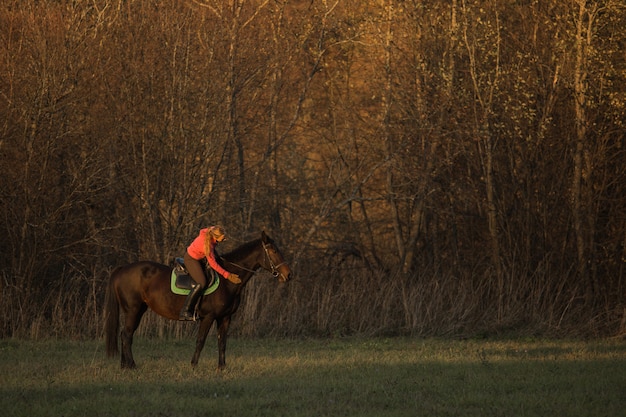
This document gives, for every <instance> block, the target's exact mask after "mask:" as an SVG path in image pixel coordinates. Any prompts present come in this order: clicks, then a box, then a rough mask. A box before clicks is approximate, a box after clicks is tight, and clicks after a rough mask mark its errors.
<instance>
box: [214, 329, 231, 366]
mask: <svg viewBox="0 0 626 417" xmlns="http://www.w3.org/2000/svg"><path fill="white" fill-rule="evenodd" d="M229 327H230V316H226V317H222V318H219V319H217V350H218V355H219V358H218V361H217V369H218V370H219V371H221V370H222V369H224V368H225V367H226V339H227V338H228V328H229Z"/></svg>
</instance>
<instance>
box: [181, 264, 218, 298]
mask: <svg viewBox="0 0 626 417" xmlns="http://www.w3.org/2000/svg"><path fill="white" fill-rule="evenodd" d="M201 263H202V269H203V270H204V273H205V275H206V277H207V280H208V282H207V288H206V290H205V291H204V295H207V294H211V293H212V292H214V291H215V290H216V289H217V287H218V286H219V284H220V278H219V274H218V273H217V272H216V271H215V270H214V269H213V268H209V267H208V266H207V265H206V261H205V262H202V261H201ZM194 283H195V281H194V280H193V278H191V275H189V272H188V271H187V268H186V267H185V261H184V259H183V258H175V259H174V268H173V269H172V282H171V290H172V292H173V293H174V294H178V295H187V294H189V293H190V292H191V288H192V285H193V284H194Z"/></svg>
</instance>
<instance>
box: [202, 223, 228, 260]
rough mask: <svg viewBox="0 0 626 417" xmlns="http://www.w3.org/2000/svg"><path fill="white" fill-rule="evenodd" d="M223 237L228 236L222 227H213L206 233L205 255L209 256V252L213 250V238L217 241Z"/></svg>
mask: <svg viewBox="0 0 626 417" xmlns="http://www.w3.org/2000/svg"><path fill="white" fill-rule="evenodd" d="M222 236H226V231H224V228H223V227H222V226H211V227H209V229H208V230H207V232H206V235H205V236H204V254H205V255H206V256H209V251H210V250H211V238H215V240H217V239H219V238H220V237H222Z"/></svg>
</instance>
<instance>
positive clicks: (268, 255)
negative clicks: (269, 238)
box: [220, 241, 286, 277]
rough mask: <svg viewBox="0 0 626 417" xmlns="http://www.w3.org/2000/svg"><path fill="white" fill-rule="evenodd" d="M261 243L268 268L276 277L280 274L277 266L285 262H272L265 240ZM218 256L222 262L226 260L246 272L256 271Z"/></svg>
mask: <svg viewBox="0 0 626 417" xmlns="http://www.w3.org/2000/svg"><path fill="white" fill-rule="evenodd" d="M261 245H263V252H265V257H266V258H267V260H268V261H269V264H270V268H271V269H272V275H273V276H274V277H278V276H279V275H280V272H278V268H279V267H281V266H282V265H284V264H286V262H284V261H283V262H281V263H279V264H278V265H276V264H274V261H272V257H271V256H270V253H269V251H268V249H267V246H266V245H265V242H263V241H261ZM220 258H221V259H222V260H223V261H224V262H228V263H229V264H231V265H233V266H236V267H237V268H239V269H243V270H244V271H247V272H252V273H253V274H255V273H256V270H253V269H249V268H246V267H244V266H241V265H239V264H236V263H235V262H232V261H229V260H228V259H225V258H224V257H222V256H220Z"/></svg>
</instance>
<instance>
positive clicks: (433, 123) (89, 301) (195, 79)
mask: <svg viewBox="0 0 626 417" xmlns="http://www.w3.org/2000/svg"><path fill="white" fill-rule="evenodd" d="M625 27H626V8H625V5H624V3H623V1H621V0H604V1H587V0H552V1H538V0H517V1H516V0H499V1H496V0H476V1H470V0H445V1H436V0H433V1H428V0H406V1H400V0H376V1H357V0H306V1H305V0H224V1H218V0H168V1H165V0H162V1H159V0H83V1H80V0H74V1H70V0H2V1H1V2H0V164H1V167H2V169H1V170H0V196H1V200H2V204H1V205H0V216H1V221H0V236H1V238H0V253H1V255H2V256H0V291H1V305H0V311H1V322H0V336H1V337H32V338H40V337H50V336H53V337H99V336H100V334H101V331H102V304H103V299H104V294H105V288H106V283H107V280H108V277H109V274H110V272H111V271H112V270H113V269H114V268H115V267H116V266H118V265H121V264H124V263H126V262H131V261H135V260H139V259H151V260H156V261H160V262H163V263H169V261H170V260H171V259H172V258H173V257H174V256H178V255H181V254H182V253H183V251H184V250H185V248H186V246H187V244H188V243H189V242H190V241H191V240H192V239H193V238H194V237H195V235H196V234H197V231H198V229H199V228H201V227H206V226H207V225H210V224H215V223H221V224H223V225H224V226H225V227H226V229H227V231H228V234H229V236H230V240H229V241H228V242H225V244H224V245H223V250H228V249H229V248H232V247H234V246H235V245H237V244H239V243H242V242H244V241H247V240H251V239H255V238H258V237H259V236H260V231H261V230H265V231H267V232H268V234H270V235H271V236H272V237H273V238H274V239H276V241H277V242H278V243H279V245H280V247H281V249H282V251H283V253H284V254H285V256H286V258H287V260H288V261H289V263H290V265H291V267H292V269H293V271H294V273H295V279H294V280H293V281H292V282H290V283H287V284H285V285H279V284H277V283H276V282H275V280H274V279H273V278H272V277H271V275H270V274H269V273H267V272H259V274H258V276H257V277H256V278H255V279H254V280H253V281H252V282H251V283H250V284H249V286H248V287H247V288H246V290H245V295H244V297H245V299H244V302H243V305H242V308H241V309H240V311H239V312H238V313H237V316H236V319H235V321H234V323H233V332H234V333H235V334H241V335H255V336H259V335H261V336H262V335H272V336H300V335H344V334H367V335H377V334H414V335H441V336H455V337H456V336H468V337H470V336H476V335H489V334H503V333H507V334H508V333H513V334H532V335H550V336H568V337H569V336H576V337H578V336H585V337H594V336H614V335H623V334H624V333H626V276H625V271H624V270H625V267H626V149H625V145H626V143H625V125H624V124H625V122H626V111H625V110H626V30H624V28H625ZM142 326H143V327H142V329H143V330H142V331H143V332H145V333H152V334H155V335H166V336H167V335H171V334H180V333H183V332H185V331H187V329H190V327H188V326H183V325H180V324H177V323H175V322H166V321H165V320H161V319H159V318H157V317H156V316H155V315H150V316H148V317H146V321H145V323H144V324H142Z"/></svg>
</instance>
